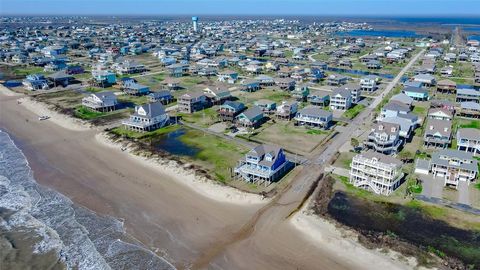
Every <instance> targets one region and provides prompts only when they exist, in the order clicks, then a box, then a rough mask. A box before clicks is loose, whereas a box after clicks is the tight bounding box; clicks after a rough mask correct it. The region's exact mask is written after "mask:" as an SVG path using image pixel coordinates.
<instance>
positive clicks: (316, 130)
mask: <svg viewBox="0 0 480 270" xmlns="http://www.w3.org/2000/svg"><path fill="white" fill-rule="evenodd" d="M307 134H311V135H323V134H328V132H327V131H324V130H319V129H310V130H308V131H307Z"/></svg>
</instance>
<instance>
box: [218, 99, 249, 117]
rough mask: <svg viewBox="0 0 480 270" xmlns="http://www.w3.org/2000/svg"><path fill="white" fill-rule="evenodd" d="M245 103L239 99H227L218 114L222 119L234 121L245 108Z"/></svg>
mask: <svg viewBox="0 0 480 270" xmlns="http://www.w3.org/2000/svg"><path fill="white" fill-rule="evenodd" d="M245 108H246V107H245V105H244V104H243V103H241V102H237V101H230V100H227V101H225V102H224V103H223V104H222V105H221V106H220V108H219V109H218V115H219V116H220V119H222V121H230V122H233V121H234V120H235V117H237V115H239V114H240V113H241V112H243V111H244V110H245Z"/></svg>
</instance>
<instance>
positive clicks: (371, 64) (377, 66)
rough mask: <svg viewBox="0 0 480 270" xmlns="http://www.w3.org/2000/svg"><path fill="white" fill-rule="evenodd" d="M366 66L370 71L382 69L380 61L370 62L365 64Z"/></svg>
mask: <svg viewBox="0 0 480 270" xmlns="http://www.w3.org/2000/svg"><path fill="white" fill-rule="evenodd" d="M365 66H367V68H368V69H381V68H382V64H381V63H380V61H378V60H370V61H368V62H367V63H365Z"/></svg>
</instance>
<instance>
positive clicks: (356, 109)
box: [343, 104, 365, 119]
mask: <svg viewBox="0 0 480 270" xmlns="http://www.w3.org/2000/svg"><path fill="white" fill-rule="evenodd" d="M363 109H365V105H363V104H357V105H355V106H354V107H352V108H350V109H348V110H347V111H346V112H344V113H343V116H344V117H346V118H348V119H353V118H355V117H356V116H357V115H358V114H359V113H360V112H361V111H363Z"/></svg>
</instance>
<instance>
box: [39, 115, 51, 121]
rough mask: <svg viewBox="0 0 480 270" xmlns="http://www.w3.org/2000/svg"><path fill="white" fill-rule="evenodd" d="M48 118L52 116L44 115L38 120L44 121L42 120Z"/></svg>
mask: <svg viewBox="0 0 480 270" xmlns="http://www.w3.org/2000/svg"><path fill="white" fill-rule="evenodd" d="M48 118H50V116H47V115H42V116H40V117H38V120H40V121H42V120H47V119H48Z"/></svg>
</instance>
